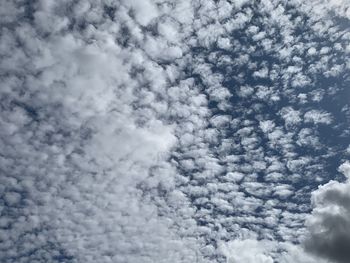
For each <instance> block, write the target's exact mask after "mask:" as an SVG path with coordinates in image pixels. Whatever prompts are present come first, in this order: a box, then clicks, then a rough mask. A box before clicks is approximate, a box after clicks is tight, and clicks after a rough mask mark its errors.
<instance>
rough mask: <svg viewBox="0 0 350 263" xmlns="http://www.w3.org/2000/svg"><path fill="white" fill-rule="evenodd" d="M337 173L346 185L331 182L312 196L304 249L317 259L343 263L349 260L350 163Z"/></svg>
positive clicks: (343, 165)
mask: <svg viewBox="0 0 350 263" xmlns="http://www.w3.org/2000/svg"><path fill="white" fill-rule="evenodd" d="M339 171H340V172H342V173H343V174H344V175H345V176H346V181H345V182H342V183H340V182H336V181H330V182H329V183H327V184H325V185H322V186H320V187H319V188H318V189H317V190H316V191H314V192H313V193H312V204H313V207H314V208H313V211H312V214H311V216H309V218H308V221H307V227H308V230H309V236H308V239H307V240H306V243H305V246H306V249H307V250H308V251H310V252H312V253H314V254H315V255H317V256H319V257H325V258H328V259H330V260H332V262H339V263H345V262H348V261H349V258H350V252H349V250H350V247H349V244H350V234H349V233H350V219H349V218H350V206H349V204H350V194H349V193H350V183H349V177H350V163H349V162H345V163H343V164H342V165H341V166H340V167H339Z"/></svg>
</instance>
